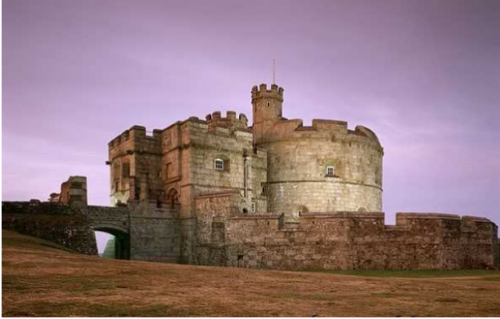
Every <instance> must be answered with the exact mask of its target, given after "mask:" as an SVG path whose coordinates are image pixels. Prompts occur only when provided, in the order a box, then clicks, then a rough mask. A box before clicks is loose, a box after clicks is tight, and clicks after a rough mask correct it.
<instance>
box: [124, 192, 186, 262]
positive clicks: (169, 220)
mask: <svg viewBox="0 0 500 319" xmlns="http://www.w3.org/2000/svg"><path fill="white" fill-rule="evenodd" d="M128 208H129V211H130V258H131V259H134V260H148V261H161V262H181V261H182V259H183V256H182V252H181V247H182V244H183V243H182V241H183V240H184V238H183V237H182V232H181V221H180V220H179V218H178V215H179V212H178V207H177V208H175V207H174V208H171V207H170V206H162V207H158V206H157V202H156V201H154V200H153V201H132V202H129V206H128Z"/></svg>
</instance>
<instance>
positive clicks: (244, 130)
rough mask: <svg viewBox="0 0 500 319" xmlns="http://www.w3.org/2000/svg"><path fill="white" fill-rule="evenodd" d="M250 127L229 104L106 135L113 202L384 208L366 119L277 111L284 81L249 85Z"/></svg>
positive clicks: (186, 207) (191, 210) (190, 213)
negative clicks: (230, 200)
mask: <svg viewBox="0 0 500 319" xmlns="http://www.w3.org/2000/svg"><path fill="white" fill-rule="evenodd" d="M252 107H253V118H254V123H253V126H251V127H249V126H248V120H247V117H246V116H245V115H244V114H240V115H239V116H238V117H237V116H236V113H235V112H232V111H228V112H227V115H226V117H223V116H221V113H220V112H214V113H212V114H209V115H207V116H206V120H205V121H203V120H199V119H198V118H196V117H191V118H189V119H188V120H186V121H184V122H177V123H174V124H172V125H170V126H169V127H167V128H166V129H164V130H153V132H152V136H148V135H147V134H146V130H145V128H144V127H140V126H134V127H132V128H131V129H130V130H127V131H125V132H124V133H122V134H121V135H119V136H118V137H116V138H115V139H114V140H112V141H111V142H110V143H109V162H108V164H109V165H110V166H111V192H112V194H111V198H112V204H117V203H126V202H127V201H128V200H129V199H140V198H149V199H154V200H157V201H158V202H159V203H164V202H168V203H170V204H171V205H179V209H180V212H181V218H196V207H195V202H196V198H198V197H199V196H207V194H216V193H220V192H236V193H239V194H240V195H241V207H239V211H241V212H248V213H249V214H250V213H255V212H257V213H258V212H273V213H280V212H282V213H284V214H285V217H286V219H287V220H291V219H294V218H297V217H298V215H299V213H307V212H309V211H311V212H338V211H352V212H374V211H376V212H378V211H381V210H382V156H383V148H382V146H381V145H380V142H379V140H378V138H377V136H376V135H375V134H374V133H373V132H372V131H371V130H369V129H368V128H366V127H363V126H357V127H356V129H355V130H354V131H353V130H349V129H348V128H347V123H346V122H341V121H332V120H313V122H312V126H303V124H302V120H288V119H286V118H284V117H283V116H282V110H283V88H280V87H278V86H277V85H276V84H273V85H271V88H270V89H268V88H267V86H266V85H265V84H261V85H260V87H257V86H254V87H253V88H252Z"/></svg>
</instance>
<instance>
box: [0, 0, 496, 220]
mask: <svg viewBox="0 0 500 319" xmlns="http://www.w3.org/2000/svg"><path fill="white" fill-rule="evenodd" d="M2 18H3V24H2V27H3V33H2V37H3V38H2V45H3V59H2V67H3V72H2V77H3V79H2V80H3V82H2V90H3V97H2V117H3V118H2V154H3V156H2V172H3V176H2V200H4V201H14V200H29V199H31V198H38V199H42V200H45V199H47V198H48V197H49V194H50V193H52V192H57V191H58V190H59V188H60V184H61V182H63V181H64V180H66V179H67V178H68V177H69V176H70V175H84V176H87V179H88V195H89V203H90V204H92V205H108V204H109V190H110V187H109V167H108V166H106V165H105V161H106V160H107V155H108V153H107V152H108V148H107V147H108V146H107V143H108V142H109V141H110V140H111V139H113V138H114V137H116V136H117V135H119V134H120V133H122V132H123V131H124V130H126V129H128V128H130V127H131V126H133V125H143V126H146V128H147V129H148V130H149V131H152V130H153V129H154V128H157V129H163V128H166V127H167V126H169V125H170V124H172V123H173V122H175V121H178V120H185V119H187V118H188V117H190V116H198V117H200V118H202V119H204V118H205V115H207V114H208V113H211V112H213V111H216V110H220V111H223V112H225V111H226V110H234V111H236V112H238V113H240V112H243V113H245V114H246V115H247V116H248V117H249V119H250V122H251V118H252V114H251V100H250V91H251V88H252V86H253V85H258V84H260V83H271V81H272V61H273V59H275V60H276V83H277V84H278V85H280V86H282V87H284V89H285V102H284V108H283V113H284V114H283V115H284V116H285V117H286V118H302V119H303V120H304V125H310V123H311V120H312V119H313V118H322V119H335V120H343V121H347V122H348V123H349V124H348V125H349V128H350V129H353V128H354V127H355V126H356V125H363V126H366V127H369V128H370V129H372V130H373V131H374V132H376V134H377V135H378V137H379V139H380V141H381V143H382V145H383V147H384V152H385V155H384V160H383V161H384V163H383V173H384V176H383V178H384V179H383V189H384V193H383V210H384V211H385V212H386V223H388V224H392V223H394V214H395V213H396V212H441V213H450V214H459V215H475V216H483V217H487V218H490V219H491V220H493V221H494V222H496V224H497V225H500V129H499V127H498V121H499V120H500V1H496V0H492V1H487V0H468V1H464V0H436V1H434V0H406V1H400V0H378V1H373V0H366V1H365V0H341V1H340V0H337V1H335V0H327V1H319V0H313V1H293V0H285V1H281V0H273V1H261V0H253V1H218V0H212V1H151V0H136V1H130V0H117V1H114V0H113V1H112V0H105V1H103V0H85V1H66V0H56V1H55V0H4V1H3V15H2Z"/></svg>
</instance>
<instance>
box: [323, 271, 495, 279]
mask: <svg viewBox="0 0 500 319" xmlns="http://www.w3.org/2000/svg"><path fill="white" fill-rule="evenodd" d="M315 272H322V273H329V274H335V275H349V276H366V277H404V278H425V277H429V278H432V277H469V276H495V275H496V276H500V271H498V270H481V269H465V270H315ZM493 278H497V277H492V279H490V280H500V279H493Z"/></svg>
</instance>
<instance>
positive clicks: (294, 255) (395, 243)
mask: <svg viewBox="0 0 500 319" xmlns="http://www.w3.org/2000/svg"><path fill="white" fill-rule="evenodd" d="M214 204H215V203H214ZM209 206H210V205H208V208H209V209H210V207H209ZM205 207H207V205H205ZM221 208H222V207H219V208H218V209H217V211H219V212H220V211H224V209H222V210H221ZM212 210H214V209H212ZM214 211H215V210H214ZM221 214H222V213H218V216H219V217H217V222H215V218H214V222H213V224H212V225H211V229H210V231H209V232H204V233H205V234H208V233H212V234H214V233H216V235H212V237H213V238H218V242H217V243H214V244H212V245H207V244H206V239H205V241H204V244H203V245H200V246H199V249H198V250H197V254H198V259H197V260H198V262H199V263H200V264H209V265H225V266H233V267H249V268H269V269H288V270H299V269H401V270H411V269H471V268H488V267H493V266H494V265H495V264H496V263H497V262H498V261H497V260H496V256H497V251H498V246H497V245H498V244H497V243H498V238H497V231H498V228H497V226H496V225H495V224H494V223H492V222H491V221H489V220H487V219H483V218H475V217H467V216H464V217H462V218H461V217H460V216H457V215H447V214H414V213H398V215H397V216H398V217H397V224H396V225H394V226H387V225H385V224H384V214H383V213H352V212H336V213H302V214H301V216H300V218H299V219H298V221H297V222H296V223H286V222H285V221H284V219H283V215H282V214H281V215H280V214H276V213H274V214H259V215H252V214H234V213H233V214H229V215H227V217H226V218H221ZM222 215H223V214H222ZM205 224H209V223H208V221H206V222H205ZM214 236H215V237H214ZM205 238H208V237H205ZM221 239H224V241H223V242H221ZM210 255H217V256H219V258H216V259H215V260H214V258H208V257H207V256H210Z"/></svg>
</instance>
